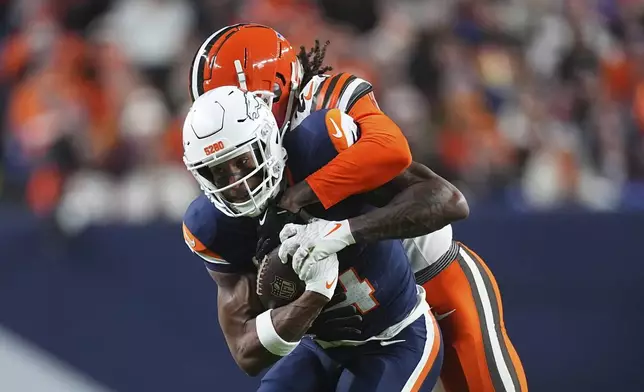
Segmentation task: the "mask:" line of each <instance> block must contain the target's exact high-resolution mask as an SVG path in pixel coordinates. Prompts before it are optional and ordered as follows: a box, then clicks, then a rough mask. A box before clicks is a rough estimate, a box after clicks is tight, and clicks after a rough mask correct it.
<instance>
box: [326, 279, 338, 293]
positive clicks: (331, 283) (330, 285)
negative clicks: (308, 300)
mask: <svg viewBox="0 0 644 392" xmlns="http://www.w3.org/2000/svg"><path fill="white" fill-rule="evenodd" d="M336 279H337V278H334V279H333V280H332V281H330V282H326V288H327V290H331V287H333V283H335V280H336Z"/></svg>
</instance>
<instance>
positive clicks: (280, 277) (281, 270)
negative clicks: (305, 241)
mask: <svg viewBox="0 0 644 392" xmlns="http://www.w3.org/2000/svg"><path fill="white" fill-rule="evenodd" d="M278 249H279V247H277V248H275V249H273V251H271V252H270V253H269V254H268V256H266V257H265V258H264V261H263V262H262V263H261V264H260V266H259V270H258V271H257V296H258V297H259V300H260V301H261V303H262V305H264V308H266V309H276V308H279V307H282V306H284V305H288V304H290V303H291V302H293V301H295V300H296V299H298V298H299V297H300V295H302V294H303V293H304V289H305V288H306V285H305V284H304V282H302V281H301V280H300V278H299V277H298V276H297V274H296V273H295V271H293V267H292V266H291V261H290V260H289V262H288V263H286V264H282V261H281V260H280V258H279V256H278V255H277V251H278Z"/></svg>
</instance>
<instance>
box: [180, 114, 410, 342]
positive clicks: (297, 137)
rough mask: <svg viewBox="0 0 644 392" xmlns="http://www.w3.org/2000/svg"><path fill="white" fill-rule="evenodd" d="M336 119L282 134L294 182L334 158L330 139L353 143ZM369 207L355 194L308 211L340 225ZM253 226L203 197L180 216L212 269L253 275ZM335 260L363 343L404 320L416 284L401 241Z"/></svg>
mask: <svg viewBox="0 0 644 392" xmlns="http://www.w3.org/2000/svg"><path fill="white" fill-rule="evenodd" d="M331 116H333V117H331ZM339 116H340V113H339V111H338V110H337V109H331V110H320V111H317V112H314V113H312V114H311V115H310V116H309V117H307V118H306V119H305V120H304V121H303V122H302V123H300V125H299V126H298V127H297V128H295V129H294V130H292V131H289V132H288V133H287V134H286V136H285V139H284V146H285V148H286V150H287V153H288V168H289V170H290V174H291V177H292V179H293V180H294V182H296V183H297V182H300V181H302V180H304V179H305V178H306V177H307V176H308V175H310V174H312V173H313V172H315V171H317V170H318V169H319V168H321V167H322V166H324V165H326V164H327V163H328V162H329V161H330V160H331V159H333V158H334V157H335V156H336V155H337V154H338V152H337V151H338V148H337V146H336V144H334V141H333V139H332V138H334V137H336V136H334V135H341V134H342V138H343V141H342V142H343V143H347V144H349V145H350V144H351V143H352V142H355V140H357V138H358V137H359V132H358V131H357V129H355V128H353V129H351V127H350V126H348V124H347V123H346V120H345V121H343V124H338V122H339V121H340V117H339ZM342 116H347V115H345V114H342ZM329 118H336V120H337V121H333V122H331V124H333V125H334V126H333V127H332V128H331V129H329V128H327V126H328V125H327V124H329V122H328V121H326V120H328V119H329ZM340 127H342V128H340ZM371 208H372V207H370V206H369V205H368V204H366V203H365V202H364V200H363V199H362V198H361V197H360V196H359V195H358V196H354V197H350V198H348V199H347V200H345V201H343V202H340V203H338V204H337V205H335V206H333V207H332V208H330V209H328V210H324V209H323V208H313V209H309V208H308V207H307V211H309V212H310V213H311V214H313V215H314V216H317V217H319V218H322V219H327V220H342V219H348V218H350V217H353V216H357V215H360V214H362V213H364V212H366V211H368V210H369V209H371ZM256 225H257V219H253V218H230V217H227V216H226V215H224V214H223V213H221V212H220V211H219V210H217V209H216V208H215V206H214V205H212V203H210V202H209V201H208V200H207V199H206V197H205V196H200V197H199V198H197V199H196V200H195V201H193V202H192V204H191V205H190V207H188V211H187V212H186V215H185V217H184V237H185V240H186V243H187V244H188V246H189V247H190V248H191V249H192V250H193V251H194V252H196V253H198V254H199V255H200V256H201V257H202V258H203V259H204V260H205V263H206V267H207V268H209V269H210V270H212V271H217V272H223V273H245V272H254V271H256V266H255V264H254V263H253V256H254V252H255V246H256V243H257V234H256ZM338 260H339V262H340V274H339V283H340V286H341V287H342V288H343V289H344V290H346V291H347V297H348V299H349V300H350V302H351V303H352V304H354V306H355V307H356V308H357V309H358V310H359V311H360V312H361V313H362V314H363V320H364V325H365V328H364V330H363V335H364V338H365V339H366V338H369V337H371V336H374V335H377V334H379V333H380V332H382V331H383V330H384V329H386V328H387V327H389V326H391V325H393V324H396V323H398V322H400V321H402V320H403V319H404V318H405V316H407V314H409V312H411V310H412V309H413V308H414V306H415V305H416V302H417V296H416V284H415V281H414V276H413V273H412V271H411V267H410V265H409V261H408V259H407V255H406V254H405V250H404V248H403V246H402V242H401V241H400V240H387V241H380V242H377V243H373V244H356V245H352V246H349V247H347V248H345V249H344V250H342V251H341V252H339V253H338Z"/></svg>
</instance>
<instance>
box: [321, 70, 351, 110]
mask: <svg viewBox="0 0 644 392" xmlns="http://www.w3.org/2000/svg"><path fill="white" fill-rule="evenodd" d="M350 77H351V74H348V73H342V74H340V75H338V76H337V78H338V79H337V83H336V85H335V86H333V87H334V88H333V91H330V92H329V94H331V95H330V99H329V103H328V104H327V105H326V107H327V108H336V107H338V102H339V101H340V95H342V92H343V91H344V88H345V87H346V86H345V83H346V82H347V81H348V80H349V78H350Z"/></svg>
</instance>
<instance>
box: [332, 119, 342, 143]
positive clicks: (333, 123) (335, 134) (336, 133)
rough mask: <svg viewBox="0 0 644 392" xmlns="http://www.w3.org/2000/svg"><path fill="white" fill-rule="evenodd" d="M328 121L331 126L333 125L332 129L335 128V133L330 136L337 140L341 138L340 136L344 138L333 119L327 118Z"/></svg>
mask: <svg viewBox="0 0 644 392" xmlns="http://www.w3.org/2000/svg"><path fill="white" fill-rule="evenodd" d="M329 120H330V121H331V124H332V125H333V127H334V128H335V133H334V134H332V135H331V136H333V137H337V138H338V139H339V138H341V137H342V136H344V134H343V133H342V131H341V130H340V127H338V124H336V122H335V120H334V119H332V118H331V117H329Z"/></svg>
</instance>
